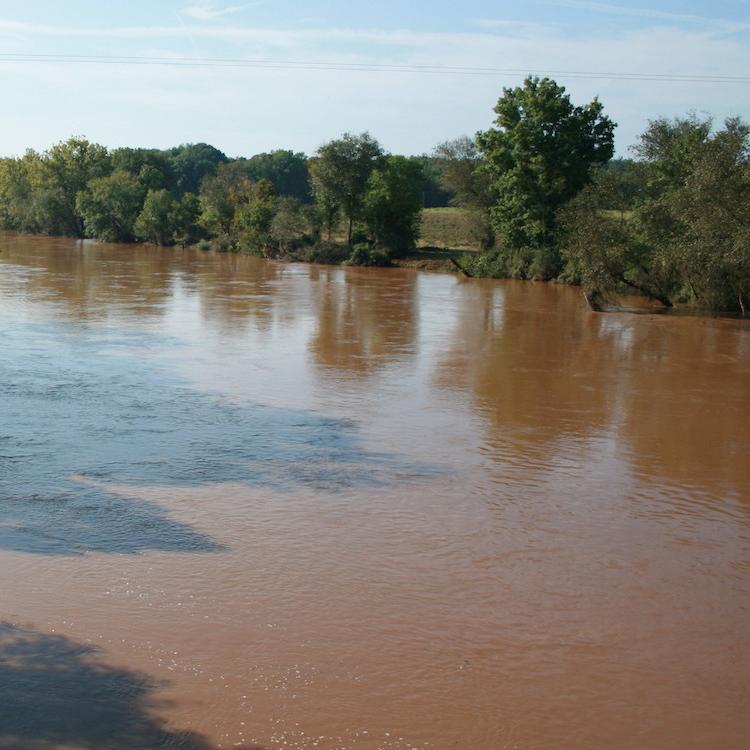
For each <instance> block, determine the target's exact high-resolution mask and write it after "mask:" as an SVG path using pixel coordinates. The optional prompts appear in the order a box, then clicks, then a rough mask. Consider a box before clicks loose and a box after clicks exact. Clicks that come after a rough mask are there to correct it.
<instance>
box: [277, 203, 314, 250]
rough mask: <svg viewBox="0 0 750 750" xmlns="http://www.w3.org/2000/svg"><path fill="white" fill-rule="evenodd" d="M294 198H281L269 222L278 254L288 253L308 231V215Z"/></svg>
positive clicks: (304, 207)
mask: <svg viewBox="0 0 750 750" xmlns="http://www.w3.org/2000/svg"><path fill="white" fill-rule="evenodd" d="M309 208H310V207H309V206H305V205H304V204H302V203H300V201H299V200H297V199H296V198H290V197H289V196H281V197H280V198H279V199H278V201H277V203H276V210H275V213H274V216H273V220H272V222H271V236H272V238H273V241H274V242H275V243H276V246H277V249H278V252H279V254H281V255H283V254H285V253H288V252H290V251H291V250H292V249H293V248H294V246H295V245H296V244H297V243H299V242H300V240H301V239H302V238H303V237H304V236H305V234H306V233H307V232H308V230H309V229H310V222H309V218H308V216H309V214H308V211H306V209H309Z"/></svg>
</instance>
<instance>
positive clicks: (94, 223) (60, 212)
mask: <svg viewBox="0 0 750 750" xmlns="http://www.w3.org/2000/svg"><path fill="white" fill-rule="evenodd" d="M426 164H427V165H430V164H432V162H431V161H430V160H429V158H428V157H416V158H415V157H409V158H406V157H395V156H387V155H386V154H385V152H384V151H383V149H382V147H381V146H380V144H379V143H378V142H377V141H376V140H375V139H373V138H372V137H371V136H369V135H368V134H367V133H363V134H362V135H351V134H348V133H347V134H345V135H344V136H342V138H340V139H337V140H333V141H330V142H329V143H327V144H325V145H323V146H321V148H320V149H319V150H318V152H317V153H316V155H315V157H314V158H313V159H308V158H307V157H306V156H305V155H304V154H300V153H294V152H292V151H284V150H279V151H273V152H271V153H265V154H257V155H256V156H253V157H251V158H249V159H244V158H240V159H234V160H232V159H229V158H228V157H227V156H226V155H225V154H223V153H222V152H221V151H219V150H218V149H216V148H214V147H213V146H209V145H207V144H205V143H199V144H188V145H183V146H179V147H176V148H173V149H169V150H167V151H159V150H155V149H137V148H119V149H115V150H113V151H109V150H108V149H106V148H105V147H103V146H100V145H98V144H94V143H90V142H89V141H87V140H86V139H84V138H71V139H70V140H68V141H66V142H64V143H59V144H57V145H55V146H53V147H52V148H51V149H50V150H49V151H47V152H45V153H41V154H39V153H36V152H34V151H29V152H27V153H26V154H25V155H24V156H23V157H21V158H19V159H2V160H0V226H2V228H4V229H12V230H17V231H21V232H31V233H36V234H56V235H66V236H72V237H90V238H93V239H97V240H102V241H106V242H133V241H136V240H139V241H145V242H151V243H154V244H157V245H173V244H177V243H179V244H182V245H185V244H188V243H194V242H198V241H200V242H202V243H203V246H205V247H210V248H214V249H218V250H230V251H245V252H253V253H257V254H261V255H267V256H278V255H284V256H293V257H296V256H299V257H304V258H306V259H316V258H321V259H332V260H336V261H342V260H347V259H350V260H352V261H353V262H361V263H371V262H375V261H377V262H387V261H388V260H389V259H390V258H391V257H393V256H394V255H397V254H399V253H403V252H405V251H408V250H410V249H412V248H413V247H414V246H415V243H416V240H417V237H418V234H419V218H420V215H421V210H422V206H423V201H424V196H425V190H426V188H425V185H427V184H432V186H433V188H434V191H439V190H440V188H439V186H437V177H435V168H434V165H432V167H433V169H432V177H430V178H427V177H425V170H426V166H425V165H426ZM430 180H431V181H432V182H430ZM436 186H437V187H436ZM434 191H433V192H434ZM342 221H344V222H345V225H346V228H347V232H346V238H345V241H343V242H342V239H343V238H341V237H340V236H339V235H338V232H339V228H340V226H341V223H342ZM323 228H325V230H326V232H327V240H328V242H327V243H322V242H321V230H322V229H323ZM355 229H356V232H355ZM334 235H336V236H334ZM355 235H356V236H355ZM355 240H356V242H355ZM355 246H356V247H355ZM355 250H356V252H355Z"/></svg>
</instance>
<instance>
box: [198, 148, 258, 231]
mask: <svg viewBox="0 0 750 750" xmlns="http://www.w3.org/2000/svg"><path fill="white" fill-rule="evenodd" d="M252 192H253V182H252V180H251V178H250V175H249V174H248V170H247V167H246V165H245V164H244V163H243V162H228V163H225V164H222V165H221V166H220V167H219V168H218V169H217V170H216V173H215V174H214V175H211V176H209V177H206V178H205V179H204V181H203V185H202V187H201V192H200V203H201V215H200V223H201V225H202V226H203V227H204V228H205V229H207V230H208V232H209V233H211V234H212V235H213V236H214V237H222V236H223V237H224V238H226V239H227V240H229V241H230V243H233V242H235V241H236V239H237V237H236V231H235V230H236V222H235V218H236V214H237V211H238V209H239V208H240V207H241V206H243V205H244V204H246V203H247V202H248V201H249V200H250V197H251V195H252Z"/></svg>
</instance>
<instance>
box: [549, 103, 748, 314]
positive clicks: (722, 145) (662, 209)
mask: <svg viewBox="0 0 750 750" xmlns="http://www.w3.org/2000/svg"><path fill="white" fill-rule="evenodd" d="M634 150H635V153H636V154H637V156H638V157H640V160H641V161H640V162H639V165H638V166H639V170H638V173H639V175H640V180H639V185H638V189H636V190H635V191H633V194H632V197H631V198H630V200H631V210H630V211H629V212H627V213H626V212H625V211H624V210H623V211H617V212H612V211H609V212H608V211H605V210H603V209H604V208H605V207H610V206H611V205H612V202H613V198H612V192H613V190H612V183H613V180H612V176H611V174H610V175H607V174H606V173H604V174H602V175H600V176H599V177H598V178H597V180H596V181H595V182H594V184H593V185H592V186H591V187H589V188H587V189H586V190H585V191H584V192H583V193H581V195H579V196H578V198H576V200H575V201H573V202H572V203H571V205H570V206H569V207H568V209H567V210H566V213H565V218H564V223H565V226H566V228H567V233H566V237H565V238H564V241H563V252H564V254H565V257H566V259H567V264H568V265H567V276H568V278H569V279H570V280H573V281H578V282H581V283H583V284H585V285H586V286H587V287H589V289H590V290H591V292H592V293H593V294H595V295H605V294H607V293H611V292H627V291H630V292H631V293H639V294H644V295H646V296H648V297H651V298H653V299H655V300H658V301H660V302H661V303H662V304H664V305H666V306H672V305H674V304H676V303H679V302H689V303H697V304H698V305H700V306H702V307H705V308H708V309H711V310H743V311H744V309H745V308H746V300H747V298H748V296H750V211H749V210H748V209H750V127H748V125H747V124H745V123H743V122H742V121H740V120H738V119H730V120H728V121H727V122H726V123H725V124H724V127H723V128H722V129H721V130H718V131H716V132H713V131H712V123H711V121H710V120H709V119H698V118H696V117H694V116H693V117H688V118H683V119H677V120H672V121H670V120H665V119H660V120H655V121H653V122H651V123H650V125H649V127H648V129H647V130H646V132H645V133H644V134H643V135H642V136H641V139H640V142H639V143H638V145H637V146H636V148H635V149H634ZM614 182H615V183H616V181H614ZM625 194H630V185H629V182H628V181H626V182H625V185H622V183H620V190H619V194H616V195H615V199H616V200H620V201H621V204H620V205H621V206H622V207H624V206H626V205H627V204H626V202H625V200H624V198H623V196H624V195H625Z"/></svg>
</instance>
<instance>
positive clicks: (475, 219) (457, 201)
mask: <svg viewBox="0 0 750 750" xmlns="http://www.w3.org/2000/svg"><path fill="white" fill-rule="evenodd" d="M434 157H435V162H436V164H437V166H438V169H439V171H440V182H441V184H442V186H443V187H444V188H445V189H446V190H448V191H450V194H451V199H450V204H451V205H452V206H456V207H458V208H462V209H464V211H466V212H467V223H468V229H469V234H470V235H471V237H472V238H473V239H474V240H475V241H476V242H477V243H478V244H479V246H480V247H481V248H482V249H483V250H487V249H489V248H491V247H492V246H493V245H494V244H495V233H494V231H493V227H492V222H491V221H490V209H491V208H492V206H493V202H494V196H493V191H492V189H491V186H490V179H489V172H488V170H487V169H486V162H485V159H484V157H483V156H482V153H481V152H480V150H479V147H478V146H477V144H476V141H474V140H472V139H471V138H469V137H468V136H463V137H461V138H455V139H453V140H451V141H445V142H443V143H441V144H439V145H438V146H437V147H436V148H435V152H434Z"/></svg>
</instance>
